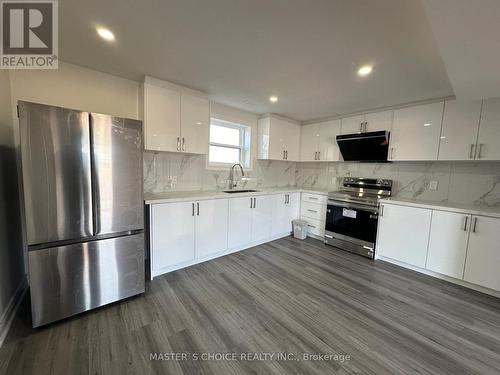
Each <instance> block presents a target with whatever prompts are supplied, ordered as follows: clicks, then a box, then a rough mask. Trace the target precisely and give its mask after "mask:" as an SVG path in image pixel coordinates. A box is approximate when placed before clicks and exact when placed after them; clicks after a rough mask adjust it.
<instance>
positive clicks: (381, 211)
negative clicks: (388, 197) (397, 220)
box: [378, 204, 384, 217]
mask: <svg viewBox="0 0 500 375" xmlns="http://www.w3.org/2000/svg"><path fill="white" fill-rule="evenodd" d="M378 216H379V217H382V216H384V205H383V204H381V205H380V213H379V215H378Z"/></svg>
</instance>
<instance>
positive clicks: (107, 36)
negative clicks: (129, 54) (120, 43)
mask: <svg viewBox="0 0 500 375" xmlns="http://www.w3.org/2000/svg"><path fill="white" fill-rule="evenodd" d="M97 34H99V36H100V37H101V38H102V39H104V40H107V41H108V42H112V41H114V40H115V35H114V34H113V33H112V32H111V31H110V30H108V29H105V28H104V27H98V28H97Z"/></svg>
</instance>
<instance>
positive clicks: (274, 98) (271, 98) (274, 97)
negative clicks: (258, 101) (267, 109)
mask: <svg viewBox="0 0 500 375" xmlns="http://www.w3.org/2000/svg"><path fill="white" fill-rule="evenodd" d="M269 101H270V102H271V103H276V102H277V101H278V97H277V96H274V95H273V96H271V97H270V98H269Z"/></svg>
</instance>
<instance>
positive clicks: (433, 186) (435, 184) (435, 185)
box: [429, 180, 439, 191]
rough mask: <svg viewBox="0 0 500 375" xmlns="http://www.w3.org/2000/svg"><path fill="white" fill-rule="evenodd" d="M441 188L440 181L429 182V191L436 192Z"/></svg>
mask: <svg viewBox="0 0 500 375" xmlns="http://www.w3.org/2000/svg"><path fill="white" fill-rule="evenodd" d="M438 186H439V181H437V180H430V181H429V190H432V191H436V190H437V189H438Z"/></svg>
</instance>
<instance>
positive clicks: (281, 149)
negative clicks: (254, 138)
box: [258, 115, 300, 161]
mask: <svg viewBox="0 0 500 375" xmlns="http://www.w3.org/2000/svg"><path fill="white" fill-rule="evenodd" d="M258 142H259V145H258V148H259V154H258V156H259V157H258V158H259V159H270V160H288V161H298V160H299V158H300V155H299V154H300V125H299V124H298V123H296V122H294V121H292V120H287V119H283V118H281V117H275V116H273V115H268V116H266V117H263V118H260V119H259V133H258Z"/></svg>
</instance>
